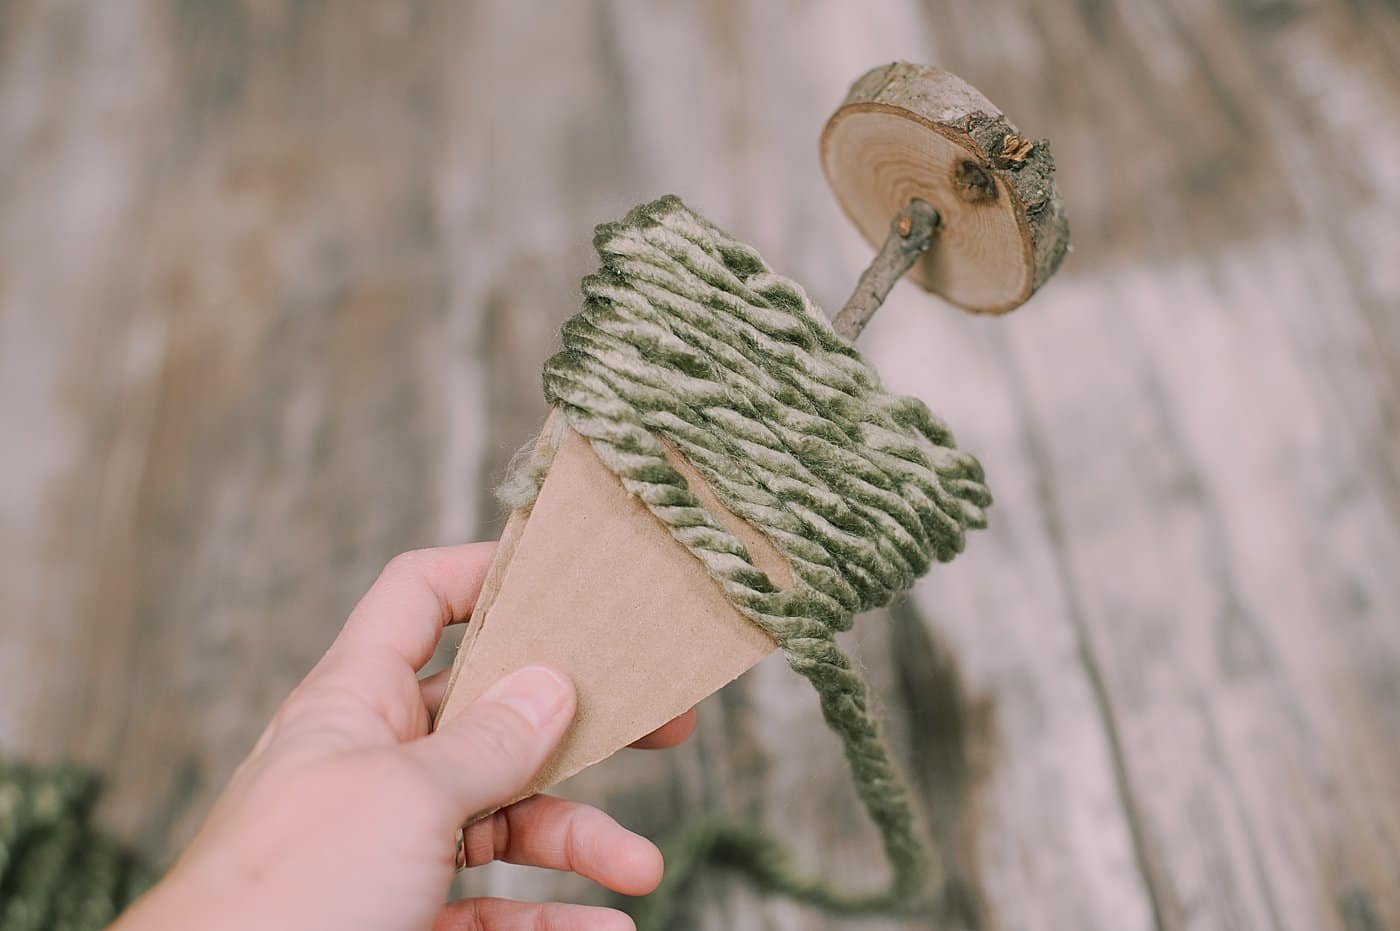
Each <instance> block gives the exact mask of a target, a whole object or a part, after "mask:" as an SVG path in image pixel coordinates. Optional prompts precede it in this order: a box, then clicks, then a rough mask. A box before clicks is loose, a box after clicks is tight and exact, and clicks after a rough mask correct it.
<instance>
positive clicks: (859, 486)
mask: <svg viewBox="0 0 1400 931" xmlns="http://www.w3.org/2000/svg"><path fill="white" fill-rule="evenodd" d="M594 244H595V247H596V248H597V251H598V255H599V257H600V259H601V267H600V268H599V270H598V272H597V273H596V274H594V275H591V276H589V277H588V278H586V279H584V281H583V295H584V302H583V309H582V311H581V312H580V313H579V314H577V315H576V316H574V317H573V318H572V319H570V320H569V321H568V322H567V323H566V324H565V326H564V329H563V344H564V348H563V350H562V351H561V352H559V353H558V354H557V355H555V356H554V357H553V358H551V359H550V360H549V361H548V363H547V364H546V365H545V369H544V384H545V393H546V396H547V398H548V400H549V401H550V402H551V403H552V404H553V405H555V406H556V407H557V408H558V409H559V410H560V411H562V412H563V414H564V416H565V417H566V418H567V421H568V424H569V425H570V426H571V427H572V428H573V429H574V430H575V431H577V432H578V433H579V434H581V435H582V436H584V437H586V438H587V439H588V440H589V442H590V443H591V445H592V447H593V449H594V450H595V451H596V453H597V455H598V457H599V458H600V459H601V460H602V462H603V463H604V464H605V465H606V466H607V467H608V468H609V469H610V470H611V471H612V472H614V473H615V474H616V475H617V476H618V478H619V479H620V480H621V482H622V484H623V486H624V487H625V488H626V489H627V491H628V492H630V493H631V494H633V495H635V496H636V497H637V498H639V499H640V500H641V501H642V502H643V503H644V504H645V505H646V507H647V508H648V509H649V510H650V511H651V513H652V514H653V515H655V516H656V518H657V519H658V520H660V521H661V522H662V523H663V524H665V525H666V527H667V528H668V529H669V530H670V532H671V534H672V536H673V537H674V538H675V539H676V540H677V541H679V542H680V543H681V544H682V545H684V546H685V547H686V549H687V550H689V551H690V552H691V553H692V554H693V555H694V556H695V557H696V558H697V559H699V560H700V562H701V563H702V564H704V566H705V568H706V569H707V571H708V572H709V574H710V576H711V577H712V578H713V579H714V580H715V582H716V583H717V584H718V585H719V586H720V587H721V589H722V590H723V591H724V592H725V594H726V595H727V596H728V597H729V599H730V600H731V601H732V602H733V604H734V605H735V607H736V608H737V609H738V610H739V611H740V612H742V613H743V614H744V615H745V616H747V617H749V618H750V619H752V620H753V622H754V623H755V624H757V625H758V626H759V627H761V628H762V629H763V630H764V631H766V632H767V633H768V634H769V635H770V636H772V637H773V639H774V640H775V641H776V642H777V643H778V644H779V646H780V647H781V649H782V650H783V652H784V654H785V655H786V658H787V660H788V663H789V664H790V665H791V666H792V668H793V669H795V670H797V671H798V672H800V673H801V674H802V675H803V676H805V677H806V678H807V679H808V680H809V681H811V683H812V684H813V686H815V688H816V691H817V694H818V696H819V697H820V701H821V707H822V712H823V714H824V716H825V718H826V721H827V723H828V724H829V725H830V727H831V729H832V730H833V731H834V732H835V733H836V734H837V736H838V737H839V738H840V740H841V742H842V744H843V747H844V750H845V754H846V757H847V759H848V761H849V762H850V766H851V770H852V773H853V776H854V779H855V784H856V788H857V790H858V792H859V794H860V797H861V800H862V801H863V803H864V805H865V807H866V809H867V810H868V811H869V813H870V816H871V818H872V819H873V820H874V822H875V824H876V825H877V827H878V828H879V830H880V834H881V838H882V840H883V843H884V847H885V851H886V853H887V855H888V858H889V861H890V865H891V868H892V874H893V875H892V879H891V882H890V884H889V886H888V887H887V888H884V889H879V890H875V891H849V890H840V889H837V888H834V887H833V886H831V885H829V884H827V883H825V882H822V881H820V880H814V879H808V878H804V877H800V876H798V875H796V874H795V873H794V872H793V871H792V870H791V869H790V868H789V866H788V865H787V863H786V860H785V858H784V856H783V853H782V850H781V848H780V847H779V846H778V845H777V844H776V843H774V842H772V841H771V840H769V839H767V838H766V837H764V836H762V835H761V834H758V833H756V832H754V831H753V830H752V829H742V828H731V827H727V826H724V825H722V824H718V823H715V822H706V823H704V824H701V825H697V826H695V827H693V828H692V829H691V830H690V831H689V832H688V833H687V834H686V835H684V837H683V839H682V840H681V841H680V842H679V843H678V845H677V846H675V847H673V848H672V850H671V851H670V856H669V858H668V859H669V862H670V864H671V866H670V869H669V870H668V875H667V880H666V883H665V884H664V885H663V887H662V889H661V890H658V892H657V893H655V894H653V896H652V897H651V898H650V899H649V900H648V902H647V905H646V908H647V909H649V911H648V912H646V913H644V914H643V915H642V916H639V917H641V918H642V919H643V924H644V926H645V927H653V928H660V927H667V926H668V923H669V916H670V912H671V910H672V907H673V903H674V900H675V898H676V896H677V895H678V893H679V891H680V888H681V887H682V886H683V885H684V884H685V882H686V880H687V879H688V877H689V876H690V874H691V873H692V872H693V871H694V869H698V868H699V867H700V866H702V865H703V864H704V862H706V861H709V862H722V863H725V864H727V865H729V866H731V867H733V868H735V869H738V870H740V871H742V872H744V873H745V874H747V875H749V876H750V877H752V878H754V879H755V880H756V881H757V882H758V884H759V885H760V886H761V887H763V888H765V889H768V890H771V891H775V892H780V893H784V894H786V895H789V896H792V897H795V898H798V899H801V900H803V901H807V902H810V903H813V904H816V905H820V906H823V907H826V908H829V909H834V910H839V911H842V912H871V911H897V910H906V909H916V908H924V907H928V906H929V905H930V904H931V903H932V900H933V898H934V896H933V895H932V894H931V893H930V892H929V889H930V884H931V880H932V879H933V877H934V874H935V873H936V870H937V868H936V865H935V864H934V863H933V862H932V860H931V858H930V857H929V855H928V854H927V852H926V851H927V845H926V844H925V843H924V842H923V840H922V838H921V829H920V828H919V826H918V820H917V819H916V817H915V815H914V812H913V810H912V808H911V807H910V803H909V800H908V796H907V793H906V791H905V789H904V785H903V782H902V780H901V779H900V777H899V775H898V773H897V771H896V769H895V767H894V765H893V762H892V761H891V759H890V754H889V752H888V750H887V748H886V747H885V745H884V743H883V742H882V741H881V739H880V736H879V733H878V728H877V726H876V722H875V720H874V718H873V717H872V715H871V712H870V708H869V703H868V698H867V689H866V686H865V683H864V681H863V680H862V678H861V677H860V675H859V674H858V673H857V672H856V671H855V670H854V669H853V668H852V664H851V661H850V660H849V659H848V658H847V656H846V655H845V653H844V652H843V651H842V650H841V649H840V647H839V646H838V645H837V643H836V640H835V635H836V634H837V632H839V631H842V630H846V629H848V628H849V627H850V626H851V623H852V618H853V617H854V615H855V614H856V613H858V612H860V611H863V610H866V609H869V608H873V607H877V606H880V605H883V604H885V603H887V602H888V601H889V600H890V598H891V597H893V596H894V595H895V594H896V593H898V592H901V591H903V590H905V589H907V588H909V587H910V586H911V585H912V584H913V583H914V581H915V580H916V579H917V578H918V577H919V576H920V575H922V574H923V573H924V572H925V571H927V569H928V568H929V566H930V564H931V563H932V562H933V561H934V560H940V561H944V560H948V559H950V558H952V557H953V556H954V555H955V554H956V553H958V552H959V551H961V550H962V548H963V542H964V531H965V530H967V529H968V528H972V527H981V526H983V525H984V523H985V517H984V509H985V508H986V507H987V505H989V504H990V503H991V498H990V496H989V494H988V492H987V489H986V486H985V485H984V484H983V481H982V470H981V467H980V466H979V465H978V463H977V461H976V460H975V459H973V458H972V457H971V456H969V455H967V454H966V453H963V452H961V451H959V450H957V449H956V448H955V446H954V444H953V439H952V436H951V434H950V433H949V432H948V430H947V428H946V427H944V425H943V424H942V423H941V422H939V421H938V420H937V419H936V418H934V417H933V416H932V415H931V414H930V413H929V411H928V408H927V407H925V405H924V404H923V402H921V401H919V400H917V399H915V398H909V397H900V396H896V395H891V394H888V393H886V392H885V391H884V390H883V389H882V388H881V385H880V380H879V378H878V376H877V375H876V373H875V371H874V370H873V369H872V368H871V367H870V366H869V365H867V364H866V362H865V361H864V360H863V359H862V358H861V356H860V354H859V353H858V352H857V351H856V349H855V348H854V347H853V346H852V345H851V344H850V343H849V342H847V341H846V340H844V339H842V338H841V337H840V336H838V335H837V334H836V333H835V332H834V331H833V330H832V328H831V326H830V324H829V323H828V321H827V319H826V317H825V316H824V315H823V314H822V313H821V311H820V310H819V309H818V308H817V307H815V306H814V305H813V304H812V302H811V301H810V300H809V299H808V298H807V295H806V294H805V293H804V292H803V291H802V289H801V288H800V287H799V286H798V285H797V284H796V283H794V282H793V281H791V280H790V279H787V278H784V277H782V276H780V275H776V274H774V273H773V272H771V271H770V270H769V269H768V267H767V265H766V264H765V263H764V262H763V260H762V258H761V257H760V256H759V255H758V253H757V252H755V251H754V250H753V249H752V248H751V247H750V246H747V245H745V244H744V243H742V242H739V241H737V240H735V239H733V238H732V237H730V236H728V235H727V234H725V233H723V232H722V231H720V230H719V229H717V228H716V227H714V226H713V225H711V224H710V223H708V222H707V221H705V220H704V219H702V218H701V217H699V216H698V215H696V214H695V213H693V212H691V211H690V210H689V209H688V208H686V207H685V205H684V204H682V203H681V202H680V201H679V200H678V199H676V198H674V197H666V198H662V199H661V200H658V201H655V202H653V203H650V204H646V205H643V206H641V207H638V208H636V209H635V210H633V211H632V212H631V213H629V214H628V216H627V217H626V218H625V219H624V220H623V221H622V222H621V223H615V224H607V225H604V226H600V227H599V228H598V230H597V234H596V236H595V238H594ZM666 443H669V444H671V445H672V446H673V447H674V449H675V450H676V451H678V452H679V453H680V454H681V455H682V456H684V457H685V458H686V460H688V461H689V462H690V463H691V464H692V465H694V466H695V468H696V469H697V470H698V471H699V472H700V474H701V475H702V476H703V477H704V478H705V480H706V481H707V482H708V483H709V485H710V487H711V488H712V489H713V490H714V492H715V494H716V495H717V496H718V498H719V499H720V500H721V501H722V502H723V503H724V505H725V506H726V507H728V508H729V509H730V510H732V511H733V512H734V513H735V514H737V515H738V516H739V517H741V518H743V519H744V520H745V521H747V522H748V523H750V524H751V525H753V526H754V527H755V528H757V529H758V530H760V531H761V532H762V533H763V534H764V535H765V536H766V537H767V538H768V539H769V540H770V541H772V543H773V545H774V546H775V547H776V548H777V550H778V551H779V552H780V553H781V554H782V555H783V557H784V558H785V559H786V560H787V562H788V564H789V565H790V566H791V568H792V571H793V575H794V577H795V583H794V584H793V585H792V586H790V587H789V588H787V589H782V588H779V587H778V586H777V585H775V584H774V582H773V581H772V580H771V579H770V578H769V577H768V576H767V575H766V574H765V573H764V572H763V571H761V570H760V569H758V568H757V567H756V566H755V565H754V564H753V561H752V560H751V559H750V556H749V553H748V552H747V551H746V550H745V548H744V546H743V544H742V543H741V542H740V541H739V540H738V539H737V538H736V537H735V536H734V535H733V534H731V533H730V532H729V531H728V530H726V529H725V527H724V526H723V525H722V524H721V523H720V522H719V521H718V520H716V518H715V517H714V516H713V515H712V514H710V513H709V512H708V511H707V510H706V509H705V507H704V506H703V505H702V504H701V502H700V501H699V499H697V498H696V497H695V495H694V494H693V493H692V492H691V490H690V489H689V488H688V487H687V485H686V481H685V479H684V478H683V477H682V476H681V474H680V473H679V472H677V471H676V470H675V469H674V468H673V467H672V466H671V465H670V463H669V462H668V461H667V459H666V446H665V444H666ZM546 469H547V462H543V461H541V460H540V459H539V458H538V457H529V458H527V460H526V461H525V462H524V463H522V464H521V465H520V467H519V468H517V469H516V470H515V473H514V475H513V476H512V478H511V479H510V480H509V481H508V483H507V488H508V494H507V495H506V497H507V498H508V499H509V503H511V504H512V505H515V506H521V505H528V503H529V500H530V499H531V497H532V496H533V493H534V490H535V489H537V487H538V484H539V482H540V481H542V480H543V475H544V472H545V470H546Z"/></svg>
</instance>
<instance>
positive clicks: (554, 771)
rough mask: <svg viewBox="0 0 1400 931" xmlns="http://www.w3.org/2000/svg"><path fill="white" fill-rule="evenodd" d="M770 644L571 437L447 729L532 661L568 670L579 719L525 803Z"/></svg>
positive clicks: (470, 646)
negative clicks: (493, 685)
mask: <svg viewBox="0 0 1400 931" xmlns="http://www.w3.org/2000/svg"><path fill="white" fill-rule="evenodd" d="M555 416H557V415H551V422H547V423H546V425H545V431H546V435H547V434H548V432H549V431H550V429H551V424H552V423H553V420H554V417H555ZM669 458H670V459H671V462H672V465H673V466H675V467H676V468H677V470H678V471H680V472H681V473H682V474H683V475H685V477H686V481H687V482H688V483H689V484H690V487H691V490H692V491H693V492H694V493H695V494H696V495H697V496H698V497H700V498H701V500H702V501H704V503H705V506H706V507H707V508H708V509H709V510H710V512H711V513H712V514H714V515H715V516H716V518H718V519H719V520H720V521H721V522H722V523H724V524H725V526H726V527H727V528H728V529H729V530H730V531H731V532H733V533H734V534H735V535H736V536H738V537H739V539H741V540H742V541H743V543H744V545H745V546H746V547H747V548H748V550H749V553H750V555H751V557H752V558H753V560H754V563H755V565H757V566H759V567H760V568H762V569H763V570H764V571H765V572H767V573H768V575H769V577H770V578H772V579H773V581H774V582H775V583H776V584H778V585H781V586H789V585H791V584H792V573H791V570H790V569H789V567H788V565H787V564H786V562H785V561H784V560H783V558H782V556H781V555H779V553H778V552H777V550H776V549H774V547H773V545H772V544H771V543H770V542H769V541H768V540H767V539H766V538H765V537H763V536H762V535H761V534H760V533H758V531H756V530H754V529H753V527H751V526H749V525H748V524H747V523H745V522H744V521H742V520H740V519H739V518H738V517H735V516H734V515H733V514H732V513H731V512H729V511H728V510H727V509H725V508H724V506H723V505H721V504H720V503H719V501H718V500H717V499H716V498H715V497H714V494H713V492H711V491H710V489H709V487H708V486H707V485H706V484H705V482H704V481H703V479H701V477H700V475H699V473H697V472H696V471H695V470H694V469H693V468H692V467H691V466H690V464H689V463H687V462H685V461H684V460H683V459H681V458H680V457H679V456H678V455H675V454H674V453H671V454H670V456H669ZM774 646H775V645H774V643H773V641H772V640H771V639H770V638H769V637H768V635H767V634H765V633H763V632H762V631H761V630H759V629H758V627H756V626H755V625H754V624H753V622H752V621H750V620H748V619H747V618H745V617H744V616H743V615H741V614H739V613H738V612H737V611H736V610H735V609H734V608H733V607H732V606H731V605H730V603H729V601H728V600H727V599H726V598H725V596H724V595H723V594H722V593H721V591H720V589H719V587H718V585H716V583H715V582H714V581H713V580H712V579H711V578H710V577H709V575H708V574H706V572H705V569H704V567H703V566H701V564H700V562H699V561H698V560H697V559H696V558H695V557H694V556H692V555H691V554H690V553H689V552H688V551H687V550H686V549H685V548H684V547H683V546H681V544H679V543H677V542H676V541H675V540H674V539H673V538H672V537H671V535H670V533H669V532H668V531H667V530H666V528H665V526H664V525H663V524H662V523H661V522H660V521H658V520H657V519H656V518H655V517H654V516H652V514H651V513H650V512H649V511H647V510H646V508H645V507H644V506H643V505H642V504H641V503H640V502H639V501H637V500H636V499H635V498H633V497H632V496H631V495H629V494H627V492H626V491H624V490H623V488H622V485H621V483H620V482H619V481H618V479H617V477H616V476H615V475H613V474H612V472H610V471H608V469H607V468H606V467H605V466H604V465H603V463H602V462H601V461H599V459H598V457H597V455H596V454H595V453H594V452H593V449H592V447H591V446H589V444H588V442H587V441H586V440H585V439H583V438H582V437H581V436H579V435H578V434H576V433H574V432H573V431H572V430H569V431H567V432H566V434H565V436H564V439H563V440H562V442H561V443H560V446H559V449H558V451H557V453H556V454H555V457H554V462H553V464H552V466H551V467H550V470H549V475H548V477H547V478H546V480H545V483H544V486H543V488H542V489H541V491H540V494H539V497H538V499H537V500H536V501H535V505H534V508H533V510H531V512H530V513H529V516H528V517H526V516H525V515H524V514H523V513H522V512H516V513H515V514H513V515H512V516H511V518H510V520H509V522H508V523H507V525H506V528H505V531H504V532H503V534H502V538H501V544H500V548H499V550H498V551H497V553H496V559H495V561H494V562H493V564H492V566H491V568H490V570H489V572H488V575H487V580H486V584H485V585H484V586H483V588H482V593H481V596H480V598H479V599H478V601H477V607H476V610H475V611H474V613H473V617H472V620H471V622H470V626H469V628H468V631H467V634H466V636H465V637H464V639H463V641H462V646H461V648H460V650H459V652H458V654H457V658H456V661H455V663H454V664H453V673H452V681H451V682H450V683H449V685H448V691H447V696H446V698H444V700H443V705H442V710H441V712H440V714H439V722H441V721H444V720H447V719H449V718H451V717H452V716H453V715H456V714H460V713H461V711H462V709H464V708H465V707H467V706H468V705H469V704H471V702H472V701H473V700H474V699H475V698H476V697H477V696H478V695H480V694H481V693H482V692H483V691H484V690H485V689H486V688H487V687H488V686H490V685H491V683H493V682H495V681H496V680H497V679H499V678H500V677H501V676H503V675H505V674H506V673H509V672H511V671H513V670H515V669H518V668H519V667H521V666H523V665H526V664H528V663H532V662H543V663H548V664H550V665H552V666H555V667H557V668H559V669H560V670H562V671H564V672H565V673H567V674H568V675H569V676H570V677H571V678H572V679H573V681H574V684H575V686H576V687H577V689H578V713H577V716H576V717H575V719H574V723H573V726H572V727H571V728H570V730H569V732H568V734H567V735H566V736H565V738H564V742H563V743H562V745H561V746H560V748H559V750H558V751H557V752H556V754H555V756H554V757H553V758H552V759H551V760H550V761H549V762H548V763H547V764H546V765H545V767H544V769H542V770H541V771H540V773H539V775H538V776H537V777H536V778H535V780H534V781H533V782H532V783H531V784H530V786H529V787H528V789H527V790H526V791H525V792H523V793H522V794H521V796H520V797H522V798H523V797H525V796H526V795H530V794H533V793H535V792H538V791H540V790H542V789H544V788H546V787H548V786H550V785H553V784H554V783H557V782H559V781H560V780H563V779H565V778H567V777H569V776H571V775H573V774H574V773H576V772H578V771H579V770H581V769H584V768H585V767H587V766H591V765H592V764H594V763H597V762H599V761H600V760H603V759H606V758H607V757H608V756H611V755H612V754H613V753H615V752H616V751H618V750H620V749H621V748H623V747H625V746H627V745H628V744H630V743H632V742H633V741H635V740H637V739H638V738H640V737H643V736H645V735H646V734H648V733H650V732H651V731H653V730H655V729H656V728H657V727H660V726H661V725H662V724H665V723H666V722H667V721H669V720H671V719H672V718H674V717H675V716H676V715H678V714H681V713H682V712H684V711H686V710H687V709H689V708H691V707H693V706H694V705H696V704H697V703H698V702H699V701H700V700H701V699H703V698H705V697H706V696H707V695H710V694H711V693H713V692H715V691H717V690H718V689H719V688H720V687H721V686H723V685H725V684H726V683H728V682H730V681H732V680H733V679H735V678H737V677H738V676H739V675H740V674H741V673H743V672H744V671H745V670H747V669H749V668H750V667H752V666H753V665H754V664H755V663H757V662H758V661H759V660H760V659H762V658H763V657H764V656H766V655H767V654H768V653H770V652H771V651H772V650H773V649H774Z"/></svg>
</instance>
